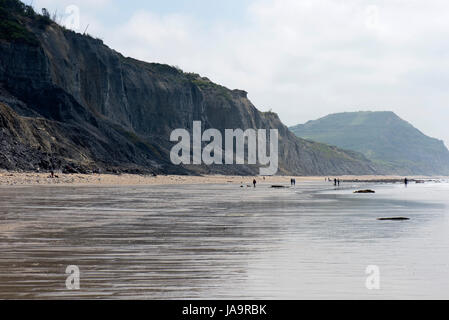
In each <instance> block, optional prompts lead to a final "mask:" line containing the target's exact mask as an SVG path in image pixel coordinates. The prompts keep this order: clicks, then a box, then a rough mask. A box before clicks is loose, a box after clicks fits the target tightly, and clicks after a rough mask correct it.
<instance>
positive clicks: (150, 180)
mask: <svg viewBox="0 0 449 320" xmlns="http://www.w3.org/2000/svg"><path fill="white" fill-rule="evenodd" d="M254 178H255V179H256V180H257V182H258V183H260V184H289V183H290V179H291V178H295V179H296V181H297V183H300V182H301V181H324V180H325V179H326V178H327V177H290V176H288V177H287V176H273V177H249V176H247V177H242V176H223V175H209V176H157V177H153V176H149V175H137V174H121V175H112V174H90V175H88V174H61V173H57V174H56V177H55V178H51V177H50V174H49V173H22V172H8V171H1V172H0V185H2V186H5V185H6V186H8V185H9V186H12V185H123V186H127V185H170V184H242V185H250V184H251V183H252V180H253V179H254ZM329 178H331V179H334V178H338V179H340V180H341V181H342V182H344V181H356V180H358V181H372V182H380V181H383V182H395V181H399V180H402V179H404V177H401V176H338V177H334V176H331V177H329ZM408 178H409V179H431V178H430V177H408Z"/></svg>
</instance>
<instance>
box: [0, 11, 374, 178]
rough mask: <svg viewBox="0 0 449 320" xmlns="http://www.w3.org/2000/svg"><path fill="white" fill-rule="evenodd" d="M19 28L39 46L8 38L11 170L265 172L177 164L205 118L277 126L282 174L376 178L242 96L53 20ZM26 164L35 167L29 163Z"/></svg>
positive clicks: (0, 57) (1, 76) (5, 125)
mask: <svg viewBox="0 0 449 320" xmlns="http://www.w3.org/2000/svg"><path fill="white" fill-rule="evenodd" d="M20 21H21V23H22V24H23V25H24V26H25V27H26V28H27V30H29V31H30V32H32V33H33V34H34V35H35V37H36V38H37V39H38V44H37V45H34V44H29V43H20V42H14V41H9V40H8V41H7V40H0V103H2V104H1V105H0V106H1V108H0V116H1V119H2V122H1V130H2V131H1V132H2V138H3V139H2V149H1V151H2V152H3V157H2V158H1V159H2V160H0V166H2V167H4V168H8V169H14V168H15V169H26V170H33V169H36V168H37V167H41V168H44V169H46V168H51V167H54V168H56V169H58V168H60V169H62V170H66V171H81V172H84V171H95V170H106V171H128V172H141V171H143V172H153V173H177V174H192V173H224V174H247V175H253V174H256V173H257V172H258V169H257V167H252V166H237V165H235V166H209V167H208V166H187V167H182V166H181V167H179V166H173V165H172V164H171V162H170V156H169V152H170V149H171V147H172V143H171V142H170V141H169V139H170V133H171V131H172V130H174V129H177V128H185V129H187V130H189V129H191V128H192V124H193V121H201V122H202V124H203V126H204V129H207V128H216V129H219V130H221V131H224V129H237V128H240V129H243V130H245V129H248V128H256V129H278V130H279V133H280V141H279V156H280V171H279V173H280V174H298V175H331V174H373V173H376V172H377V171H376V168H375V167H374V166H373V164H372V163H370V162H369V161H368V160H366V159H365V158H364V157H363V156H361V155H359V154H357V153H353V152H346V151H342V150H339V149H337V148H333V147H329V146H326V145H323V144H318V143H313V142H309V141H305V140H302V139H299V138H297V137H295V136H294V135H293V134H292V133H291V132H290V131H289V130H288V129H287V127H285V126H284V125H283V124H282V123H281V121H280V120H279V118H278V117H277V115H275V114H273V113H261V112H259V111H258V110H257V109H256V108H255V107H254V106H253V104H252V103H251V102H250V101H249V100H248V98H247V95H246V93H245V92H244V91H240V90H229V89H227V88H224V87H222V86H219V85H217V84H214V83H212V82H211V81H209V80H208V79H206V78H201V77H200V76H198V75H194V74H186V73H183V72H182V71H179V70H177V69H175V68H172V67H170V66H167V65H161V64H151V63H144V62H141V61H137V60H134V59H131V58H125V57H123V56H122V55H121V54H120V53H118V52H116V51H114V50H111V49H109V48H108V47H106V46H105V45H103V43H102V42H101V41H99V40H96V39H93V38H91V37H88V36H83V35H80V34H76V33H74V32H71V31H67V30H63V29H62V28H60V27H59V26H58V25H56V24H54V23H50V24H49V25H47V26H45V27H44V28H42V27H38V26H35V24H34V23H33V21H32V20H29V19H26V18H21V20H20ZM15 146H16V147H15ZM17 146H21V147H20V148H22V149H20V148H19V147H17ZM18 148H19V149H20V150H19V149H18ZM6 150H9V151H6ZM14 150H16V151H14ZM25 154H27V155H29V156H25ZM5 155H6V156H5ZM31 155H32V156H31ZM27 157H29V158H30V159H31V160H32V161H31V160H30V161H22V160H23V159H28V158H27Z"/></svg>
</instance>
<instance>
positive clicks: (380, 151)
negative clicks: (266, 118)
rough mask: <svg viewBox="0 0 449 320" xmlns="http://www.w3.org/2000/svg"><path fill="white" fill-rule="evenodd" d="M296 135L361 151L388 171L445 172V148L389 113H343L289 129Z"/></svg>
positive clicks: (448, 166) (448, 164)
mask: <svg viewBox="0 0 449 320" xmlns="http://www.w3.org/2000/svg"><path fill="white" fill-rule="evenodd" d="M290 129H291V131H292V132H294V133H295V134H296V135H297V136H298V137H301V138H304V139H310V140H313V141H318V142H322V143H327V144H330V145H334V146H337V147H339V148H343V149H346V150H353V151H356V152H361V153H363V154H364V155H365V156H366V157H367V158H368V159H370V160H372V161H373V162H374V163H376V164H377V166H378V167H382V168H383V170H384V171H385V172H387V173H390V174H402V175H405V174H414V175H448V174H449V151H448V149H447V148H446V146H445V145H444V143H443V141H440V140H437V139H434V138H430V137H428V136H426V135H425V134H423V133H422V132H421V131H419V130H418V129H416V128H415V127H413V126H412V125H411V124H410V123H408V122H406V121H404V120H402V119H401V118H400V117H398V116H397V115H396V114H395V113H393V112H347V113H338V114H332V115H328V116H326V117H324V118H321V119H318V120H315V121H309V122H307V123H306V124H301V125H297V126H294V127H292V128H290Z"/></svg>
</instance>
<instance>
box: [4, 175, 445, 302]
mask: <svg viewBox="0 0 449 320" xmlns="http://www.w3.org/2000/svg"><path fill="white" fill-rule="evenodd" d="M35 177H36V176H32V177H30V176H26V174H25V180H24V181H25V182H26V179H33V178H35ZM38 177H40V176H38ZM81 177H82V176H79V177H78V178H77V177H76V176H75V177H73V178H74V179H75V181H77V180H76V179H81ZM101 177H102V176H100V178H101ZM14 178H16V177H14ZM71 178H72V177H70V176H68V177H65V178H60V179H71ZM95 178H97V179H98V177H95ZM124 178H126V179H124ZM183 178H184V180H183ZM88 179H89V178H87V177H86V179H85V180H87V181H89V180H88ZM90 179H94V178H93V177H91V178H90ZM114 179H115V180H114ZM120 179H121V180H120ZM141 179H142V180H139V178H137V177H135V176H132V177H126V176H122V177H114V176H111V177H109V176H107V177H105V178H104V180H100V181H99V182H97V183H98V184H87V183H85V184H79V185H71V184H68V183H66V184H61V185H60V186H61V187H58V185H55V184H53V185H15V186H13V187H11V186H2V187H0V219H1V224H0V225H1V227H0V251H1V252H2V258H1V259H0V299H5V298H6V299H80V298H82V299H341V298H342V299H388V298H392V299H413V298H424V299H441V298H448V297H449V296H448V292H449V280H448V278H447V274H448V272H449V258H448V255H447V252H448V250H449V238H448V237H447V230H448V228H449V211H448V208H449V202H448V200H447V193H448V192H449V184H447V183H444V182H441V183H433V182H429V183H423V184H411V185H409V186H408V187H405V186H404V185H401V184H389V183H388V184H387V183H366V182H364V183H347V184H344V185H343V186H342V187H340V188H336V187H334V185H333V184H332V183H328V182H324V178H323V179H321V178H316V179H317V180H315V181H313V180H312V181H305V180H300V181H299V180H298V181H297V184H296V187H291V188H290V187H289V188H280V189H273V188H271V184H274V183H276V184H281V183H282V184H283V185H286V186H289V182H290V178H289V177H288V178H286V177H275V178H273V179H268V181H267V180H266V182H265V183H261V185H258V187H257V188H252V187H244V188H241V187H240V179H243V178H241V177H238V178H237V177H235V178H234V179H231V177H213V178H210V177H204V178H195V177H193V178H190V177H160V178H159V180H158V179H157V178H156V179H154V180H152V179H153V178H149V177H148V178H146V179H148V181H152V182H153V183H159V185H119V184H118V183H137V182H139V181H141V183H143V182H144V181H146V180H145V178H141ZM189 179H190V180H189ZM193 179H197V180H193ZM307 179H311V178H307ZM119 180H120V181H119ZM243 180H244V181H248V182H250V181H252V178H251V177H250V178H248V177H246V178H245V179H243ZM97 181H98V180H97ZM192 181H198V183H196V184H188V183H191V182H192ZM204 181H207V184H206V183H205V182H204ZM214 181H218V182H219V183H213V182H214ZM227 181H234V182H235V184H232V183H231V182H227ZM99 183H117V185H101V184H99ZM163 183H165V184H163ZM361 188H363V189H367V188H369V189H373V190H375V191H376V194H354V193H353V191H354V190H357V189H361ZM388 217H407V218H409V219H410V220H407V221H379V220H378V219H379V218H388ZM72 265H74V266H77V267H79V269H80V272H81V278H80V283H81V289H80V290H75V291H71V290H67V288H66V284H65V281H66V278H67V274H66V268H67V267H68V266H72ZM370 266H375V267H378V268H379V270H380V289H379V290H370V289H369V288H367V287H366V281H367V278H368V276H369V274H367V273H366V270H368V269H367V268H369V267H370Z"/></svg>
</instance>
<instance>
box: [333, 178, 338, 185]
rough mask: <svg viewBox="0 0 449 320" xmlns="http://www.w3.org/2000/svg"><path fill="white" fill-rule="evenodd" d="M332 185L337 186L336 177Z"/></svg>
mask: <svg viewBox="0 0 449 320" xmlns="http://www.w3.org/2000/svg"><path fill="white" fill-rule="evenodd" d="M334 186H337V178H335V179H334Z"/></svg>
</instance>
